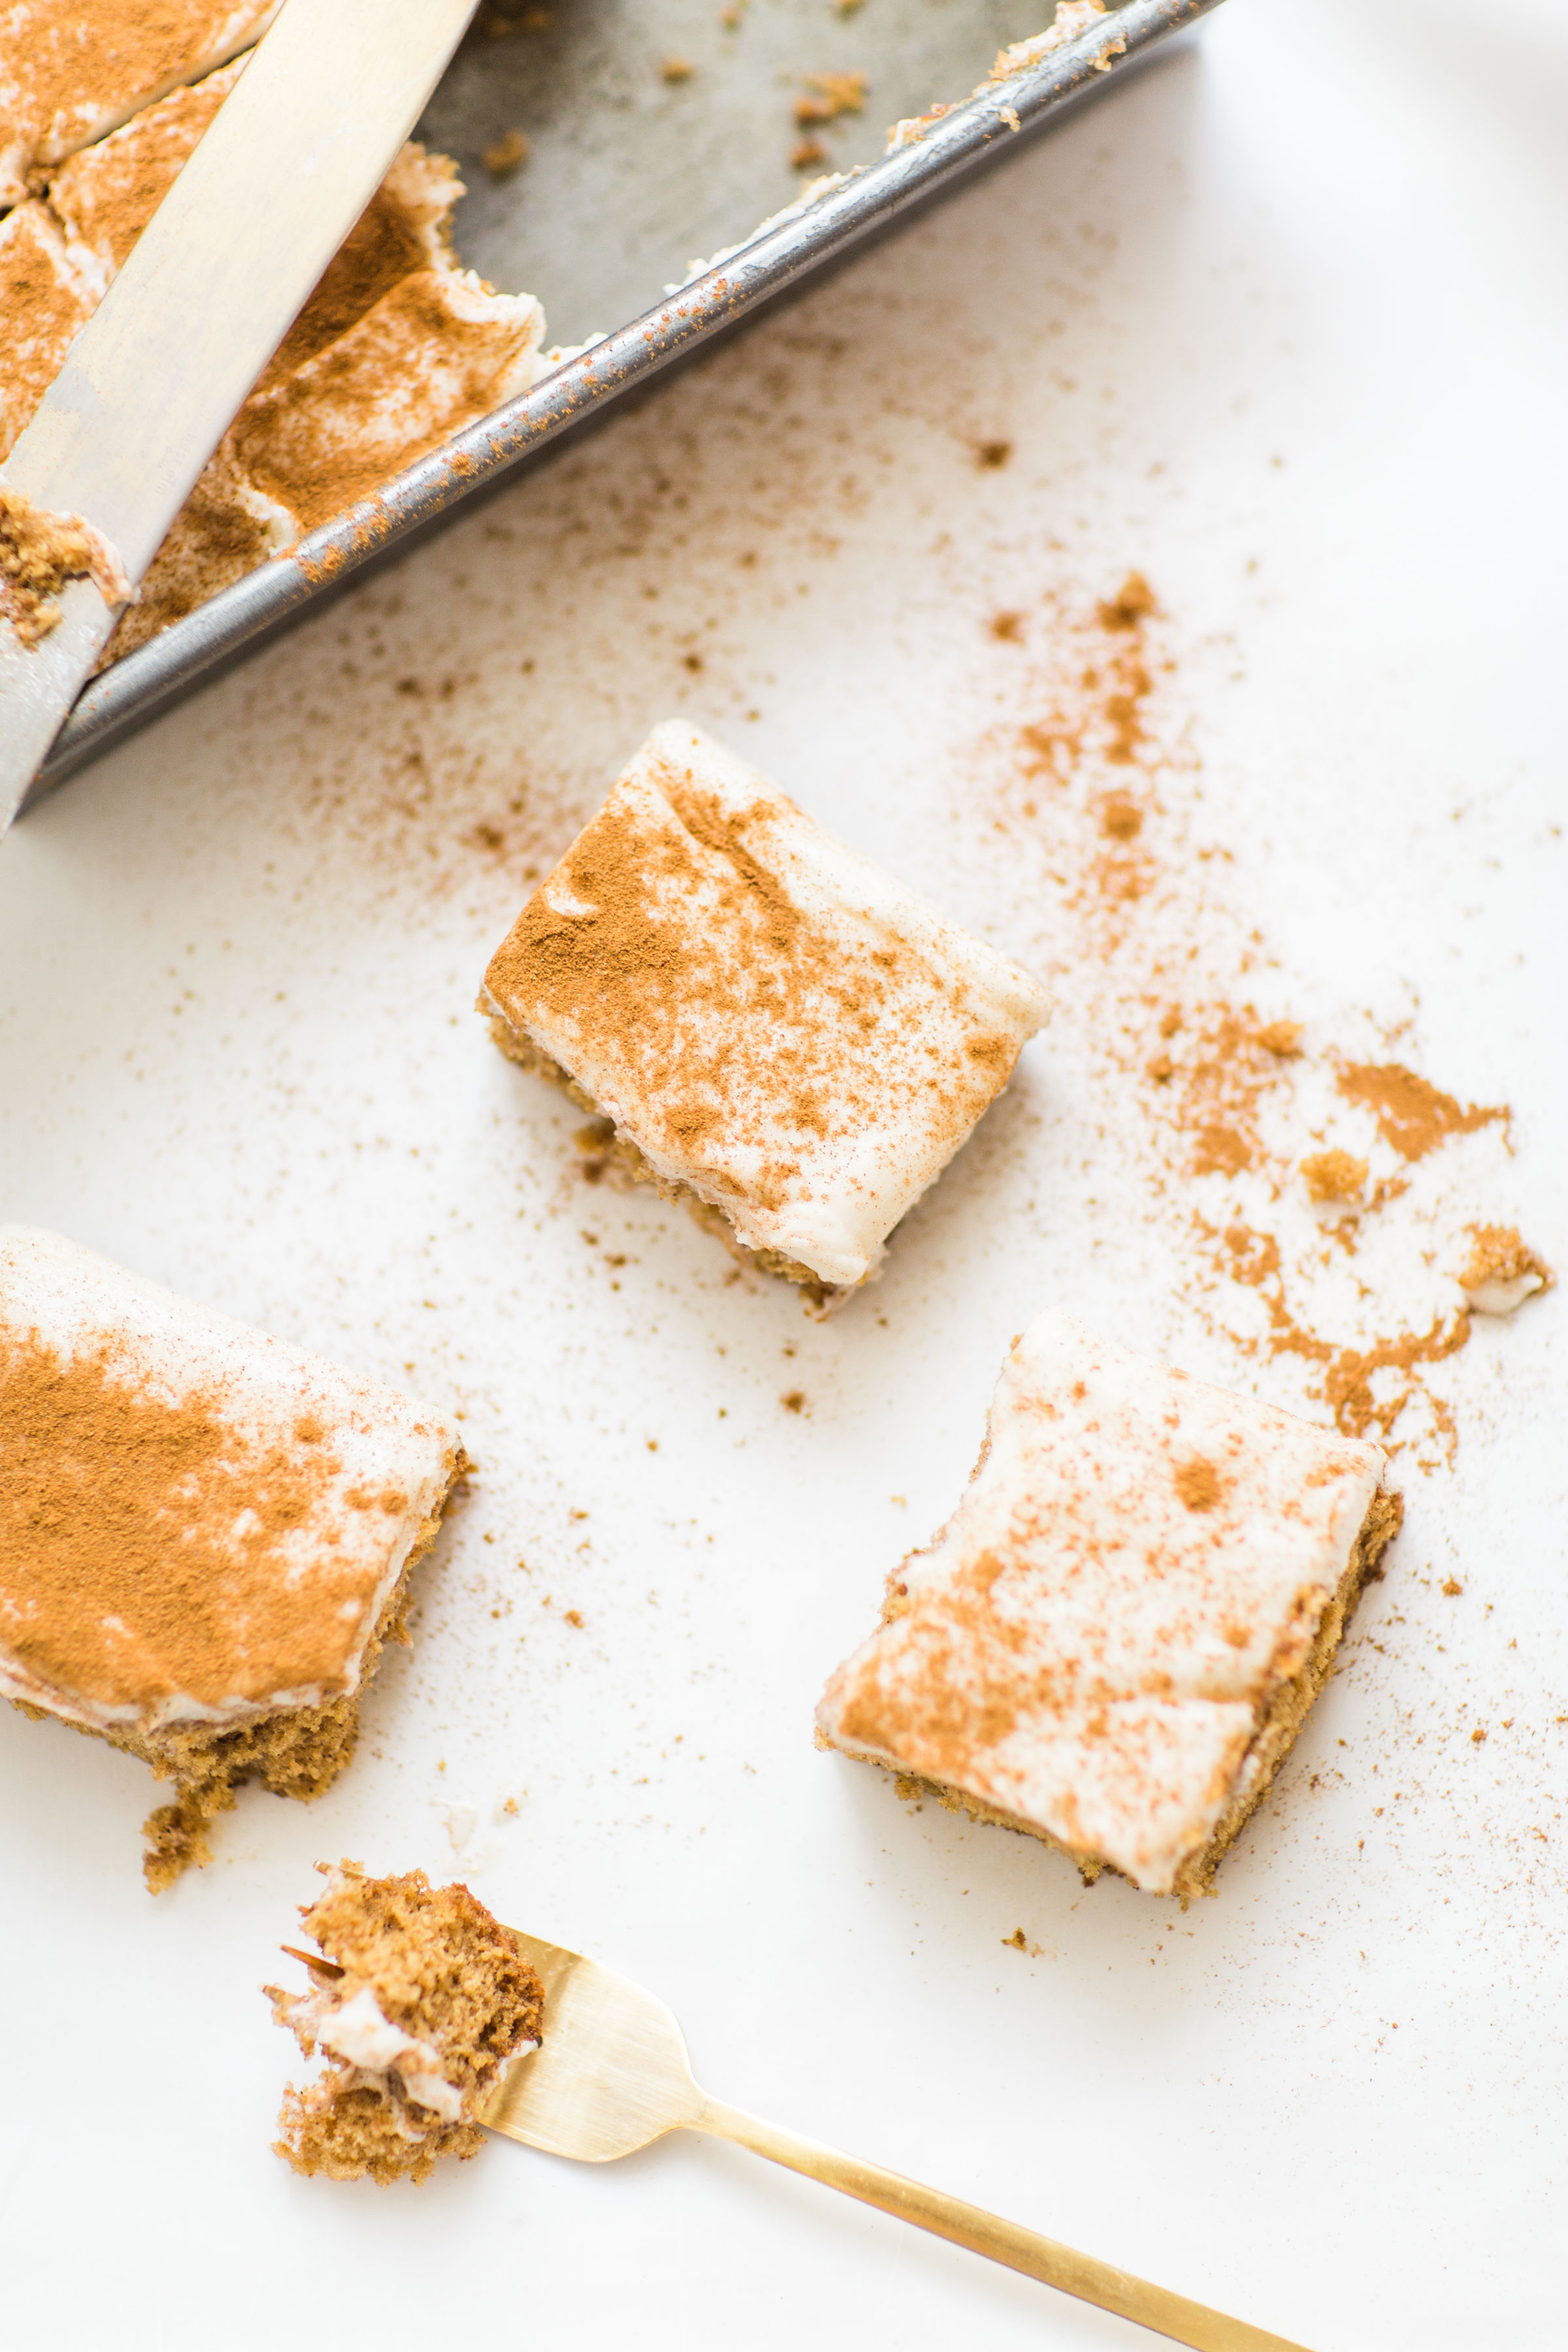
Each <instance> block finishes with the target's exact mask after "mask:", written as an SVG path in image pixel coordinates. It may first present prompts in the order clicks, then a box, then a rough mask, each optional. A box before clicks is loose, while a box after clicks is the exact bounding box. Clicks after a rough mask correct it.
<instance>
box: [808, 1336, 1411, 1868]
mask: <svg viewBox="0 0 1568 2352" xmlns="http://www.w3.org/2000/svg"><path fill="white" fill-rule="evenodd" d="M1383 1475H1384V1454H1383V1451H1382V1448H1381V1447H1379V1446H1376V1445H1372V1444H1363V1443H1361V1442H1359V1441H1355V1440H1352V1439H1348V1438H1342V1437H1338V1436H1334V1435H1331V1434H1330V1433H1327V1432H1325V1431H1323V1430H1320V1429H1316V1428H1314V1427H1313V1426H1312V1425H1311V1424H1310V1423H1308V1422H1304V1421H1300V1420H1299V1419H1297V1417H1296V1416H1295V1415H1294V1414H1292V1413H1289V1412H1281V1411H1279V1409H1278V1408H1277V1407H1275V1406H1273V1405H1268V1404H1260V1403H1258V1402H1257V1401H1256V1400H1254V1399H1252V1398H1250V1397H1242V1396H1233V1395H1231V1394H1230V1393H1229V1392H1228V1391H1226V1390H1224V1389H1217V1388H1210V1387H1207V1386H1205V1384H1204V1383H1203V1382H1202V1381H1194V1380H1190V1379H1189V1378H1188V1377H1187V1376H1186V1375H1185V1374H1184V1373H1183V1372H1179V1371H1173V1370H1170V1369H1168V1368H1167V1367H1166V1366H1164V1365H1163V1364H1159V1363H1156V1362H1154V1361H1152V1360H1151V1359H1150V1358H1148V1357H1145V1356H1139V1355H1134V1354H1131V1353H1130V1352H1129V1351H1128V1350H1127V1349H1123V1348H1118V1347H1113V1346H1111V1345H1110V1342H1108V1341H1106V1340H1104V1339H1097V1338H1096V1337H1095V1335H1094V1334H1093V1333H1092V1332H1090V1331H1088V1330H1086V1329H1084V1328H1083V1327H1082V1326H1081V1325H1079V1324H1078V1323H1075V1322H1074V1321H1072V1319H1071V1318H1069V1317H1068V1316H1066V1315H1063V1314H1060V1313H1058V1312H1057V1311H1055V1310H1050V1311H1047V1313H1045V1314H1043V1315H1041V1316H1039V1317H1037V1319H1036V1320H1035V1321H1034V1322H1033V1323H1032V1324H1031V1325H1030V1327H1029V1328H1028V1329H1027V1330H1026V1332H1025V1333H1024V1335H1023V1336H1022V1338H1021V1339H1016V1341H1015V1342H1014V1344H1013V1348H1012V1350H1011V1352H1010V1353H1009V1355H1008V1358H1007V1360H1006V1362H1005V1365H1004V1367H1003V1370H1002V1377H1001V1379H1000V1381H999V1382H998V1383H997V1387H996V1391H995V1394H994V1398H993V1401H992V1406H991V1418H990V1424H989V1428H988V1432H987V1435H986V1440H985V1446H984V1452H983V1454H982V1455H981V1458H980V1462H979V1465H978V1466H977V1467H976V1469H975V1471H974V1474H973V1477H972V1479H971V1481H970V1484H969V1487H968V1489H967V1491H966V1493H965V1494H964V1496H963V1499H962V1501H961V1502H960V1504H959V1506H958V1508H957V1509H956V1511H955V1512H954V1513H953V1515H952V1518H951V1519H950V1520H949V1521H948V1523H947V1525H946V1526H945V1527H944V1528H942V1530H941V1532H940V1533H939V1534H938V1535H937V1536H936V1537H935V1538H934V1539H933V1541H932V1542H931V1545H930V1546H929V1547H928V1548H927V1549H925V1550H923V1551H918V1552H914V1553H912V1554H911V1555H910V1558H909V1559H907V1560H905V1562H904V1563H903V1565H902V1567H901V1568H900V1569H899V1570H897V1571H896V1573H895V1575H894V1576H893V1577H892V1579H891V1580H889V1591H888V1598H887V1601H886V1604H885V1606H884V1610H883V1620H884V1622H883V1624H882V1626H881V1629H880V1631H879V1632H878V1633H874V1634H873V1635H872V1637H871V1639H870V1640H869V1641H868V1643H865V1645H864V1647H863V1648H861V1649H860V1650H858V1651H857V1653H856V1654H855V1655H854V1656H853V1657H852V1658H850V1659H849V1660H848V1662H847V1664H845V1665H843V1666H841V1667H840V1668H839V1670H838V1672H837V1674H836V1675H834V1676H833V1679H832V1681H831V1682H830V1683H829V1685H828V1686H827V1690H826V1694H825V1696H824V1697H823V1700H822V1704H821V1706H820V1707H819V1709H818V1713H817V1722H818V1727H819V1731H820V1734H821V1736H822V1738H823V1739H824V1740H825V1741H826V1743H827V1744H828V1745H830V1746H832V1747H835V1748H843V1749H845V1750H846V1751H847V1753H848V1754H850V1755H852V1756H858V1757H863V1758H865V1759H868V1760H869V1761H871V1762H874V1763H878V1764H881V1765H883V1766H886V1767H887V1768H889V1769H891V1770H893V1771H895V1772H897V1773H900V1774H908V1775H909V1776H910V1777H911V1778H912V1779H914V1780H919V1781H921V1782H923V1783H926V1784H928V1785H929V1786H931V1788H932V1789H934V1790H935V1791H936V1792H937V1793H938V1794H939V1795H940V1796H941V1798H942V1801H943V1802H944V1803H947V1804H949V1805H952V1806H960V1807H963V1809H964V1810H965V1811H968V1812H970V1813H972V1814H973V1815H974V1816H975V1817H976V1818H977V1819H978V1820H982V1821H988V1822H1000V1823H1001V1824H1003V1825H1004V1826H1005V1827H1006V1828H1009V1829H1015V1830H1022V1831H1026V1832H1028V1833H1029V1834H1030V1835H1032V1836H1035V1837H1037V1838H1041V1839H1043V1840H1044V1841H1045V1843H1047V1844H1048V1845H1057V1846H1060V1847H1061V1848H1062V1849H1063V1850H1064V1851H1065V1852H1066V1853H1069V1854H1071V1856H1072V1857H1073V1859H1074V1860H1075V1861H1076V1862H1077V1863H1078V1864H1079V1867H1080V1869H1081V1870H1082V1871H1083V1873H1084V1874H1085V1876H1086V1877H1089V1878H1092V1877H1094V1876H1097V1875H1098V1874H1099V1873H1100V1871H1101V1870H1104V1869H1110V1870H1116V1871H1119V1872H1121V1874H1122V1875H1123V1876H1125V1877H1127V1878H1129V1879H1131V1882H1132V1884H1133V1885H1135V1886H1139V1887H1142V1888H1144V1889H1145V1890H1147V1891H1148V1892H1149V1893H1151V1894H1158V1895H1166V1894H1177V1895H1183V1896H1186V1895H1194V1894H1198V1893H1202V1892H1204V1891H1205V1889H1206V1888H1207V1886H1208V1884H1209V1882H1210V1880H1211V1878H1212V1876H1213V1874H1214V1868H1215V1863H1216V1862H1217V1861H1218V1859H1219V1857H1220V1855H1221V1854H1222V1853H1224V1852H1225V1850H1226V1847H1227V1846H1228V1845H1229V1844H1230V1843H1231V1841H1232V1840H1233V1839H1234V1838H1235V1836H1236V1835H1237V1831H1238V1830H1239V1829H1240V1828H1241V1825H1242V1823H1243V1822H1245V1821H1246V1819H1247V1815H1248V1814H1249V1813H1250V1812H1251V1811H1252V1810H1253V1808H1254V1806H1255V1805H1257V1803H1258V1801H1259V1800H1260V1798H1261V1797H1262V1796H1263V1794H1264V1791H1265V1790H1267V1788H1268V1784H1269V1781H1270V1780H1272V1779H1273V1776H1274V1774H1275V1772H1276V1770H1277V1769H1278V1768H1279V1763H1280V1761H1281V1759H1282V1758H1283V1757H1284V1756H1285V1755H1286V1753H1287V1751H1288V1750H1289V1747H1290V1745H1291V1742H1292V1741H1293V1740H1294V1738H1295V1737H1296V1734H1297V1732H1298V1730H1299V1729H1300V1725H1301V1722H1302V1718H1303V1717H1305V1715H1306V1712H1307V1709H1308V1708H1309V1707H1310V1705H1311V1703H1312V1701H1313V1699H1314V1698H1315V1697H1316V1696H1317V1694H1318V1692H1319V1690H1320V1689H1321V1686H1322V1685H1323V1683H1324V1682H1325V1681H1326V1679H1327V1677H1328V1673H1329V1668H1330V1665H1331V1662H1332V1659H1333V1654H1334V1651H1335V1650H1336V1648H1337V1647H1338V1644H1339V1641H1340V1637H1341V1634H1342V1633H1343V1631H1344V1627H1345V1623H1346V1622H1347V1620H1348V1618H1349V1616H1350V1613H1351V1612H1352V1609H1353V1608H1354V1606H1355V1602H1356V1599H1357V1596H1358V1594H1359V1592H1360V1591H1361V1588H1362V1585H1363V1582H1364V1581H1365V1580H1366V1578H1367V1577H1368V1576H1369V1575H1371V1574H1372V1573H1373V1570H1375V1568H1376V1565H1377V1561H1378V1559H1379V1556H1380V1554H1381V1553H1382V1551H1383V1550H1384V1546H1385V1545H1386V1544H1387V1543H1388V1542H1389V1540H1390V1538H1392V1537H1393V1535H1394V1532H1395V1531H1396V1529H1397V1528H1398V1526H1399V1521H1400V1516H1401V1505H1400V1498H1399V1496H1397V1495H1396V1494H1391V1493H1389V1492H1387V1491H1386V1490H1385V1489H1384V1485H1383Z"/></svg>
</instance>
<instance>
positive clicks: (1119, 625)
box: [1100, 572, 1154, 629]
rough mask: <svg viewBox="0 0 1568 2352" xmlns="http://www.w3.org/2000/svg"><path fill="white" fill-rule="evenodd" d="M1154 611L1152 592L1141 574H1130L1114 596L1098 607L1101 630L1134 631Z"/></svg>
mask: <svg viewBox="0 0 1568 2352" xmlns="http://www.w3.org/2000/svg"><path fill="white" fill-rule="evenodd" d="M1153 610H1154V591H1153V590H1152V588H1151V587H1150V585H1149V583H1148V582H1147V580H1145V579H1144V577H1143V574H1142V572H1129V573H1128V574H1127V577H1126V579H1125V580H1124V581H1123V582H1122V583H1121V587H1120V588H1119V589H1118V590H1117V592H1116V593H1115V595H1114V596H1110V597H1108V598H1106V599H1105V600H1104V601H1103V602H1102V603H1101V604H1100V625H1101V627H1102V628H1107V629H1135V628H1136V627H1137V626H1138V625H1139V623H1140V622H1141V621H1142V620H1144V619H1146V618H1147V616H1148V615H1149V614H1151V613H1152V612H1153Z"/></svg>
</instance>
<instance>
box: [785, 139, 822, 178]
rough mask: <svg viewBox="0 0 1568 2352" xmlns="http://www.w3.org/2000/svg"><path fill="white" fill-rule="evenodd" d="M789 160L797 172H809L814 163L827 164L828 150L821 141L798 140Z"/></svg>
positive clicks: (791, 150) (790, 152)
mask: <svg viewBox="0 0 1568 2352" xmlns="http://www.w3.org/2000/svg"><path fill="white" fill-rule="evenodd" d="M789 160H790V163H791V166H792V168H793V169H794V170H795V171H797V172H809V171H810V169H811V168H812V165H813V164H814V163H826V161H827V150H826V147H825V146H824V145H823V143H822V142H821V140H820V139H797V140H796V141H795V145H794V146H793V147H792V148H791V149H790V151H789Z"/></svg>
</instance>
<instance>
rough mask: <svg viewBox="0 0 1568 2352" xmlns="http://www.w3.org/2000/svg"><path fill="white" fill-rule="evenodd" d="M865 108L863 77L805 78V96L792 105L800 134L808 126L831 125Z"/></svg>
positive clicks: (822, 76)
mask: <svg viewBox="0 0 1568 2352" xmlns="http://www.w3.org/2000/svg"><path fill="white" fill-rule="evenodd" d="M865 104H866V77H865V75H864V74H863V73H820V74H807V75H806V77H805V96H804V97H801V98H797V99H796V100H795V121H797V122H798V123H799V125H800V127H801V129H802V130H803V131H804V130H805V129H807V128H808V127H809V126H810V125H811V124H812V123H816V122H832V121H836V120H837V117H838V116H839V115H841V114H858V113H860V111H861V110H862V109H863V108H864V106H865Z"/></svg>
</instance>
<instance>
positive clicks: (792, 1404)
mask: <svg viewBox="0 0 1568 2352" xmlns="http://www.w3.org/2000/svg"><path fill="white" fill-rule="evenodd" d="M779 1402H780V1404H782V1405H783V1407H784V1411H785V1412H805V1390H804V1389H789V1390H787V1391H785V1393H784V1395H783V1396H782V1397H780V1399H779Z"/></svg>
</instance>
